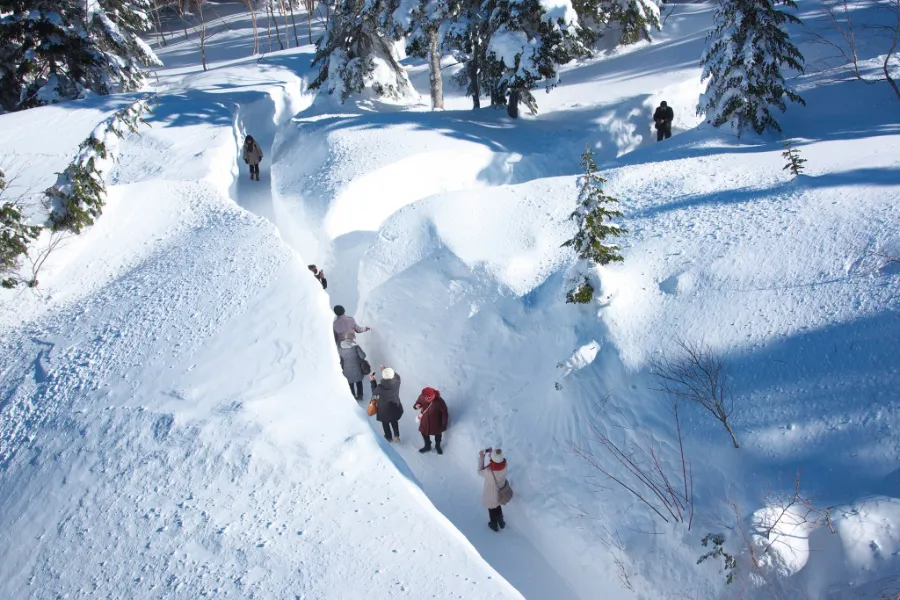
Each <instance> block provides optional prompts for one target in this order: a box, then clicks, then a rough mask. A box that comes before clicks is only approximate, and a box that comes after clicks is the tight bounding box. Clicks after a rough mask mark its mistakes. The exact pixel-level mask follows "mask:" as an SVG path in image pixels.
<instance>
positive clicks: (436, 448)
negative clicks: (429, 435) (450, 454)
mask: <svg viewBox="0 0 900 600" xmlns="http://www.w3.org/2000/svg"><path fill="white" fill-rule="evenodd" d="M434 451H435V452H437V453H438V454H443V453H444V451H443V450H441V445H440V444H435V445H434Z"/></svg>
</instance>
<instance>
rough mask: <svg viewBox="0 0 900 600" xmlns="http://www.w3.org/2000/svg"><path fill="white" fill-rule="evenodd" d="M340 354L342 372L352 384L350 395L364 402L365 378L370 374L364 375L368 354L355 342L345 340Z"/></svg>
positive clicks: (339, 351)
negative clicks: (364, 365)
mask: <svg viewBox="0 0 900 600" xmlns="http://www.w3.org/2000/svg"><path fill="white" fill-rule="evenodd" d="M338 354H340V355H341V371H343V372H344V377H346V378H347V382H348V383H350V393H352V394H353V397H354V398H356V399H357V400H362V397H363V377H365V376H366V375H367V374H368V373H363V361H365V359H366V353H365V352H363V349H362V348H360V347H359V345H358V344H357V343H356V342H354V341H353V340H344V341H343V342H341V347H340V349H339V350H338ZM354 386H355V387H356V389H355V390H354V389H353V388H354Z"/></svg>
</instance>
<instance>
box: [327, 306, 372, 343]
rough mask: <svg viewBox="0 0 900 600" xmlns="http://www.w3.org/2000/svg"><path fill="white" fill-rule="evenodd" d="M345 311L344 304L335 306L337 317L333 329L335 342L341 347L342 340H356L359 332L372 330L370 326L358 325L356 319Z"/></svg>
mask: <svg viewBox="0 0 900 600" xmlns="http://www.w3.org/2000/svg"><path fill="white" fill-rule="evenodd" d="M344 312H345V311H344V307H343V306H341V305H338V306H335V307H334V314H336V315H337V317H335V319H334V325H333V326H332V329H333V330H334V343H335V345H337V346H338V347H340V345H341V342H343V341H344V340H355V339H356V334H357V333H365V332H367V331H371V329H370V328H369V327H360V326H359V325H357V324H356V319H354V318H353V317H351V316H348V315H345V314H344Z"/></svg>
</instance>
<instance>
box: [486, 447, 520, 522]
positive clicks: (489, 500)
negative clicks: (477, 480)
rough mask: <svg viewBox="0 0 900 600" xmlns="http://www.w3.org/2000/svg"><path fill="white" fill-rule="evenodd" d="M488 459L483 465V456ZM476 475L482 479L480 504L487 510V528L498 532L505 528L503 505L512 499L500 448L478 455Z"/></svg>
mask: <svg viewBox="0 0 900 600" xmlns="http://www.w3.org/2000/svg"><path fill="white" fill-rule="evenodd" d="M485 454H487V455H488V456H489V457H490V459H491V460H490V461H488V464H487V465H485V464H484V456H485ZM478 474H479V475H481V476H482V477H483V478H484V489H483V490H482V492H481V504H482V505H484V507H485V508H486V509H488V516H489V517H490V519H491V520H490V522H489V523H488V527H490V528H491V529H493V530H494V531H500V530H501V529H503V528H504V527H506V521H505V520H504V519H503V507H502V505H503V504H506V503H507V502H508V501H509V499H510V498H512V488H511V487H510V486H509V482H507V481H506V457H504V456H503V450H501V449H500V448H487V449H486V450H482V451H481V452H479V453H478Z"/></svg>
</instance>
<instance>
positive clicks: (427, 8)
mask: <svg viewBox="0 0 900 600" xmlns="http://www.w3.org/2000/svg"><path fill="white" fill-rule="evenodd" d="M463 8H464V7H463V5H462V2H460V0H418V1H417V2H413V1H409V0H405V1H403V2H401V4H400V7H399V8H398V9H397V10H395V11H394V13H393V15H392V16H393V19H394V21H395V23H396V24H397V27H398V29H399V32H401V33H408V35H409V37H408V38H407V42H406V52H407V54H409V55H410V56H416V57H419V58H425V59H427V60H428V74H429V82H430V87H431V107H432V108H444V91H443V85H444V84H443V77H442V75H441V56H442V55H443V51H444V48H445V47H446V46H447V45H448V44H447V40H446V38H447V35H448V28H447V27H443V25H444V24H445V23H447V22H448V21H449V20H450V19H452V18H455V17H457V15H459V13H460V11H461V10H462V9H463Z"/></svg>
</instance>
